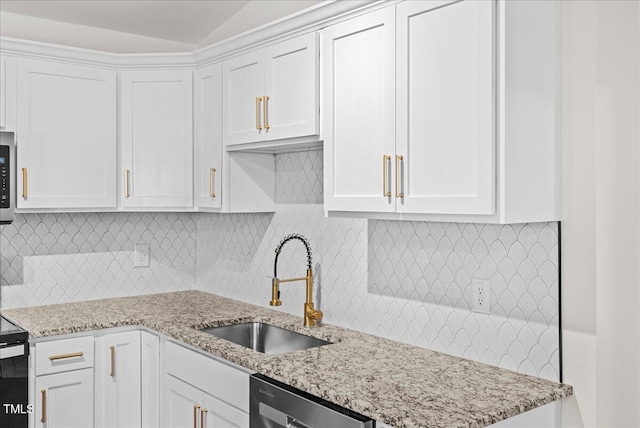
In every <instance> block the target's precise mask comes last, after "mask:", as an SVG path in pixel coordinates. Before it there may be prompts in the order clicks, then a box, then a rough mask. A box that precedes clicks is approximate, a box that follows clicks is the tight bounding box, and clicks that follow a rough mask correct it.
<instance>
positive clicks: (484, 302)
mask: <svg viewBox="0 0 640 428" xmlns="http://www.w3.org/2000/svg"><path fill="white" fill-rule="evenodd" d="M471 284H472V285H473V302H472V305H471V310H472V311H473V312H478V313H481V314H490V313H491V281H489V280H488V279H480V278H473V279H472V280H471Z"/></svg>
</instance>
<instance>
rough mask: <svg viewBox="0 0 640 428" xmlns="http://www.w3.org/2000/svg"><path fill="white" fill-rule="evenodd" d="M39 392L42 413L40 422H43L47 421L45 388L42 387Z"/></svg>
mask: <svg viewBox="0 0 640 428" xmlns="http://www.w3.org/2000/svg"><path fill="white" fill-rule="evenodd" d="M40 393H41V394H42V415H41V417H40V422H42V423H45V422H47V390H46V389H44V388H42V389H41V390H40Z"/></svg>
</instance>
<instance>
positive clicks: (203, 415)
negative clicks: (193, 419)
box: [200, 407, 209, 428]
mask: <svg viewBox="0 0 640 428" xmlns="http://www.w3.org/2000/svg"><path fill="white" fill-rule="evenodd" d="M208 411H209V409H207V408H206V407H205V408H204V409H202V411H201V412H200V428H204V418H205V413H207V412H208Z"/></svg>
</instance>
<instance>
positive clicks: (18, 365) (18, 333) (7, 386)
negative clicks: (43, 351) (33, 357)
mask: <svg viewBox="0 0 640 428" xmlns="http://www.w3.org/2000/svg"><path fill="white" fill-rule="evenodd" d="M30 410H31V407H30V406H29V333H27V332H26V331H25V330H23V329H22V328H20V327H18V326H16V325H15V324H13V323H12V322H10V321H9V320H7V319H6V318H4V317H2V315H0V427H12V428H27V426H28V425H29V416H28V414H29V411H30Z"/></svg>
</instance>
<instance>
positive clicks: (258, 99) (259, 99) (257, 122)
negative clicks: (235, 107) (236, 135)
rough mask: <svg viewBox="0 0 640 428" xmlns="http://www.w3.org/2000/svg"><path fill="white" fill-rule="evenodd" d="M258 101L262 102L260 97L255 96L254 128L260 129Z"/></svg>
mask: <svg viewBox="0 0 640 428" xmlns="http://www.w3.org/2000/svg"><path fill="white" fill-rule="evenodd" d="M260 103H262V97H256V129H257V130H258V131H261V130H262V124H261V123H260Z"/></svg>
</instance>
